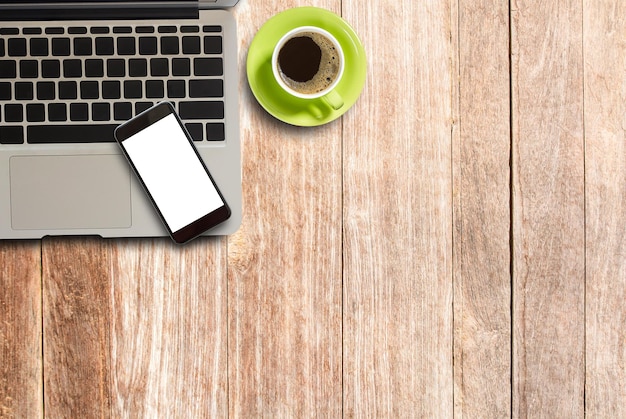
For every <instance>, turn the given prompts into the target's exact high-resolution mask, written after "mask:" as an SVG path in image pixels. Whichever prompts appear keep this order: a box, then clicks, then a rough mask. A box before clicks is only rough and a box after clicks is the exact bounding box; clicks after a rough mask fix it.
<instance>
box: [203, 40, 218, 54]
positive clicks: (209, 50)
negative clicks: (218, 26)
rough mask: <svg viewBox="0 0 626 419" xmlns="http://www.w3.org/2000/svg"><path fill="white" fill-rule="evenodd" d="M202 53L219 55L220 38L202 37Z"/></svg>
mask: <svg viewBox="0 0 626 419" xmlns="http://www.w3.org/2000/svg"><path fill="white" fill-rule="evenodd" d="M204 53H205V54H221V53H222V37H221V36H205V37H204Z"/></svg>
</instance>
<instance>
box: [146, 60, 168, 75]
mask: <svg viewBox="0 0 626 419" xmlns="http://www.w3.org/2000/svg"><path fill="white" fill-rule="evenodd" d="M150 75H151V76H167V75H169V66H168V62H167V58H152V59H151V60H150Z"/></svg>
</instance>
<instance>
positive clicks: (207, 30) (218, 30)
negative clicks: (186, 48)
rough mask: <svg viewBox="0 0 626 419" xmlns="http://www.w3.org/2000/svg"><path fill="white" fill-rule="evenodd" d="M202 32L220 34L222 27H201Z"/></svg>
mask: <svg viewBox="0 0 626 419" xmlns="http://www.w3.org/2000/svg"><path fill="white" fill-rule="evenodd" d="M202 32H205V33H207V32H222V27H221V26H217V25H215V26H206V25H205V26H203V27H202Z"/></svg>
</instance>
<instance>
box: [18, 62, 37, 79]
mask: <svg viewBox="0 0 626 419" xmlns="http://www.w3.org/2000/svg"><path fill="white" fill-rule="evenodd" d="M20 77H21V78H23V79H35V78H37V77H39V64H38V63H37V61H35V60H20Z"/></svg>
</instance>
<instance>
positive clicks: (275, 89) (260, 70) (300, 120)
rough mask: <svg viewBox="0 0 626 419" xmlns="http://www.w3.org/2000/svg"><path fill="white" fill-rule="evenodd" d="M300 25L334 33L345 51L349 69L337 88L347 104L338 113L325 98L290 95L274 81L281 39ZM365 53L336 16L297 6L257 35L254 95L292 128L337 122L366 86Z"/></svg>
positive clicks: (251, 64)
mask: <svg viewBox="0 0 626 419" xmlns="http://www.w3.org/2000/svg"><path fill="white" fill-rule="evenodd" d="M299 26H317V27H320V28H322V29H325V30H327V31H328V32H330V33H331V34H332V35H333V36H334V37H335V38H336V39H337V41H338V42H339V44H340V45H341V46H342V48H343V50H344V51H343V52H344V57H345V61H346V63H345V70H344V74H343V77H342V79H341V80H340V81H339V84H337V87H336V88H335V89H336V91H337V92H338V93H339V94H340V95H341V97H342V98H343V100H344V105H343V106H342V107H341V108H340V109H338V110H335V109H333V108H332V107H330V106H329V105H328V104H327V103H326V101H325V100H324V99H321V98H320V99H300V98H296V97H293V96H291V95H289V94H288V93H286V92H285V91H284V90H282V88H281V87H280V86H279V85H278V83H277V82H276V81H275V80H274V75H273V73H272V63H271V61H272V53H273V51H274V46H275V45H276V43H277V42H278V41H279V40H280V38H281V37H282V36H283V35H284V34H285V33H287V32H289V31H290V30H292V29H294V28H297V27H299ZM366 70H367V63H366V60H365V50H364V48H363V45H362V44H361V41H360V40H359V38H358V36H357V35H356V33H355V32H354V30H353V29H352V28H351V27H350V25H348V23H347V22H346V21H344V20H343V19H342V18H341V17H339V16H337V15H336V14H334V13H332V12H330V11H328V10H325V9H320V8H317V7H297V8H294V9H289V10H286V11H284V12H282V13H279V14H277V15H276V16H274V17H272V18H271V19H270V20H268V21H267V22H266V23H265V24H264V25H263V26H262V27H261V29H259V32H257V34H256V36H255V37H254V39H253V40H252V43H251V44H250V49H249V50H248V60H247V74H248V83H249V84H250V89H251V90H252V93H253V94H254V96H255V97H256V99H257V100H258V101H259V103H260V104H261V106H263V108H265V110H266V111H267V112H269V113H270V114H271V115H272V116H274V117H275V118H277V119H280V120H281V121H283V122H286V123H288V124H291V125H298V126H303V127H312V126H316V125H323V124H326V123H328V122H331V121H334V120H335V119H337V118H339V117H340V116H341V115H343V114H344V113H346V111H347V110H348V109H350V107H351V106H352V105H354V103H355V102H356V100H357V99H358V97H359V95H360V94H361V90H363V86H364V85H365V73H366Z"/></svg>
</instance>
